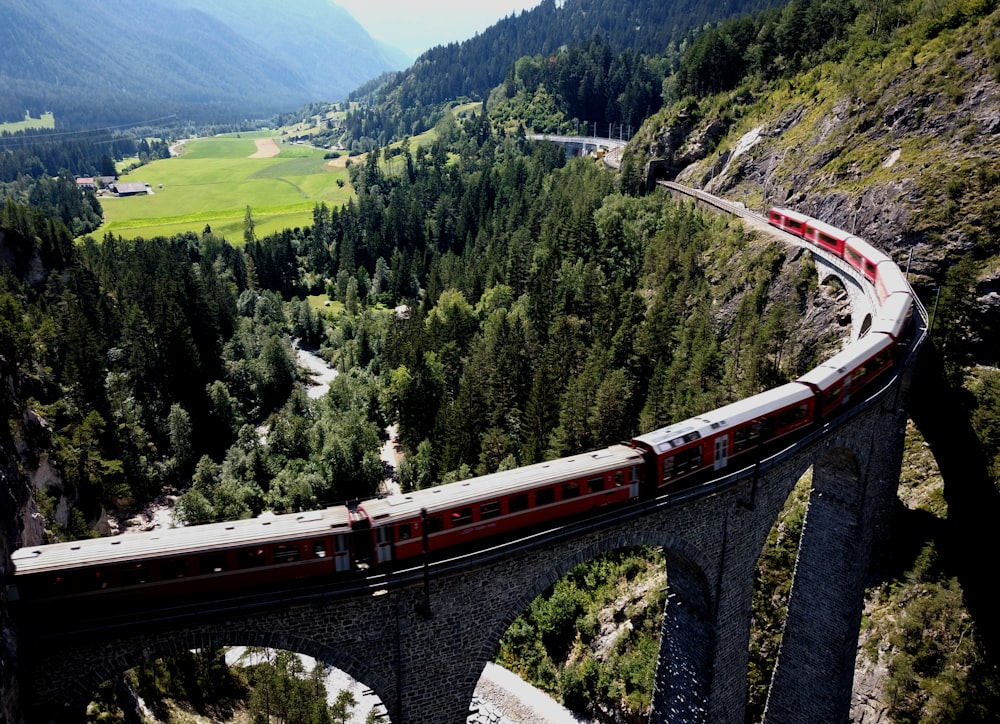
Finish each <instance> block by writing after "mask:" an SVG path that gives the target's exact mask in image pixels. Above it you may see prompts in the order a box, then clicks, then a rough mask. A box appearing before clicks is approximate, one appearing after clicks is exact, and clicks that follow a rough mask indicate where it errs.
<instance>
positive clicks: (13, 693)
mask: <svg viewBox="0 0 1000 724" xmlns="http://www.w3.org/2000/svg"><path fill="white" fill-rule="evenodd" d="M0 382H2V387H3V390H4V393H8V394H9V391H10V390H12V389H14V386H13V380H12V378H11V374H10V373H9V370H7V368H6V364H5V361H4V360H3V357H2V356H0ZM11 397H12V396H11ZM11 397H7V395H5V396H4V399H2V400H0V408H3V407H5V406H6V405H7V404H11V405H13V404H16V403H15V401H14V400H13V399H11ZM15 409H16V408H15ZM39 424H40V421H39V419H38V418H37V417H35V416H33V415H30V414H25V415H23V416H22V417H21V420H20V424H19V425H16V426H12V427H11V429H10V430H3V431H0V499H2V500H3V503H2V504H0V580H3V581H6V580H7V577H8V576H9V574H10V572H11V569H12V566H11V560H10V554H11V552H12V551H13V550H14V548H16V547H18V546H19V545H21V544H23V543H24V542H33V541H37V540H40V539H41V535H42V524H41V516H40V515H39V514H38V510H37V509H36V508H35V504H34V501H33V500H32V497H31V484H30V482H29V480H28V478H27V477H26V476H25V474H24V473H23V472H22V470H24V469H25V467H26V466H27V465H30V463H31V460H30V458H29V459H25V456H24V452H25V450H26V445H25V439H26V437H30V436H31V433H32V432H33V431H35V432H37V426H38V425H39ZM26 433H27V434H26ZM17 660H18V652H17V638H16V636H15V635H14V631H13V629H12V628H11V622H10V619H9V617H8V615H7V592H6V588H0V722H9V723H10V724H18V723H19V722H22V721H23V718H22V715H21V712H20V709H19V706H18V698H19V696H18V694H19V687H18V682H17Z"/></svg>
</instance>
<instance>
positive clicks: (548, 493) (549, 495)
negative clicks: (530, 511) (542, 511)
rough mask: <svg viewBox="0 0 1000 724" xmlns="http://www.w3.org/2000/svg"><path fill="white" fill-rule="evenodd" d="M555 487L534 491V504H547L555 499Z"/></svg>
mask: <svg viewBox="0 0 1000 724" xmlns="http://www.w3.org/2000/svg"><path fill="white" fill-rule="evenodd" d="M555 499H556V491H555V488H542V489H541V490H538V491H536V492H535V505H548V504H549V503H551V502H553V501H555Z"/></svg>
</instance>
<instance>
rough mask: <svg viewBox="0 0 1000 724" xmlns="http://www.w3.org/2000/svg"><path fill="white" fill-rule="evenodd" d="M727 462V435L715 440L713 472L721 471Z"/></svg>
mask: <svg viewBox="0 0 1000 724" xmlns="http://www.w3.org/2000/svg"><path fill="white" fill-rule="evenodd" d="M728 462H729V435H719V436H718V437H717V438H715V470H721V469H722V468H724V467H726V464H727V463H728Z"/></svg>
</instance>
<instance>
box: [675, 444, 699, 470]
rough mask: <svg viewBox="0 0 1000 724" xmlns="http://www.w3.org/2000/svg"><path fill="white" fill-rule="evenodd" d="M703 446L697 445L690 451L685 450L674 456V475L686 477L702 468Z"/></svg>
mask: <svg viewBox="0 0 1000 724" xmlns="http://www.w3.org/2000/svg"><path fill="white" fill-rule="evenodd" d="M701 448H702V446H701V445H695V446H694V447H693V448H691V449H690V450H684V451H683V452H679V453H677V454H676V455H674V475H675V476H679V475H684V474H685V473H690V472H694V471H695V470H697V469H698V468H700V467H701Z"/></svg>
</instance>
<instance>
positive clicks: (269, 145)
mask: <svg viewBox="0 0 1000 724" xmlns="http://www.w3.org/2000/svg"><path fill="white" fill-rule="evenodd" d="M254 143H256V144H257V152H256V153H254V154H251V155H250V158H274V157H275V156H277V155H278V154H279V153H281V149H280V148H278V144H277V143H275V142H274V139H273V138H255V139H254Z"/></svg>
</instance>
